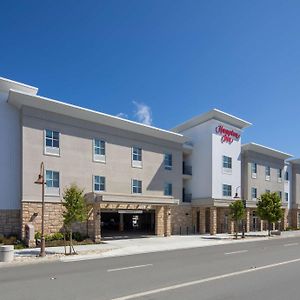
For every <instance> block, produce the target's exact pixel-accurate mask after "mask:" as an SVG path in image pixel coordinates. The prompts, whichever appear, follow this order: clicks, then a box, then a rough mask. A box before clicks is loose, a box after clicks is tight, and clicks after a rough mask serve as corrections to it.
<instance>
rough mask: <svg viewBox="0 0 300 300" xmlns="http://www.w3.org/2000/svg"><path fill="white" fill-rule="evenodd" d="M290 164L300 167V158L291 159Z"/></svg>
mask: <svg viewBox="0 0 300 300" xmlns="http://www.w3.org/2000/svg"><path fill="white" fill-rule="evenodd" d="M288 162H289V163H291V164H293V165H300V158H294V159H289V160H288Z"/></svg>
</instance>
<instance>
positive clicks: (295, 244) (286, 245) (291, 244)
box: [283, 243, 299, 247]
mask: <svg viewBox="0 0 300 300" xmlns="http://www.w3.org/2000/svg"><path fill="white" fill-rule="evenodd" d="M297 245H299V243H290V244H284V245H283V246H284V247H290V246H297Z"/></svg>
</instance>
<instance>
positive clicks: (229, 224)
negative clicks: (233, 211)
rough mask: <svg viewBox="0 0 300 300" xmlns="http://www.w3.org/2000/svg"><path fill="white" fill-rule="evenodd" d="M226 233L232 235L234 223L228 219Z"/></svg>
mask: <svg viewBox="0 0 300 300" xmlns="http://www.w3.org/2000/svg"><path fill="white" fill-rule="evenodd" d="M228 233H229V234H232V233H234V222H233V221H231V220H230V219H228Z"/></svg>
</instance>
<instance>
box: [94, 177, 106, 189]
mask: <svg viewBox="0 0 300 300" xmlns="http://www.w3.org/2000/svg"><path fill="white" fill-rule="evenodd" d="M94 191H95V192H104V191H105V177H103V176H94Z"/></svg>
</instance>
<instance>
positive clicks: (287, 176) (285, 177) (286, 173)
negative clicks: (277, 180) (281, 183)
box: [284, 171, 289, 181]
mask: <svg viewBox="0 0 300 300" xmlns="http://www.w3.org/2000/svg"><path fill="white" fill-rule="evenodd" d="M284 179H285V180H286V181H289V172H288V171H286V172H285V176H284Z"/></svg>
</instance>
